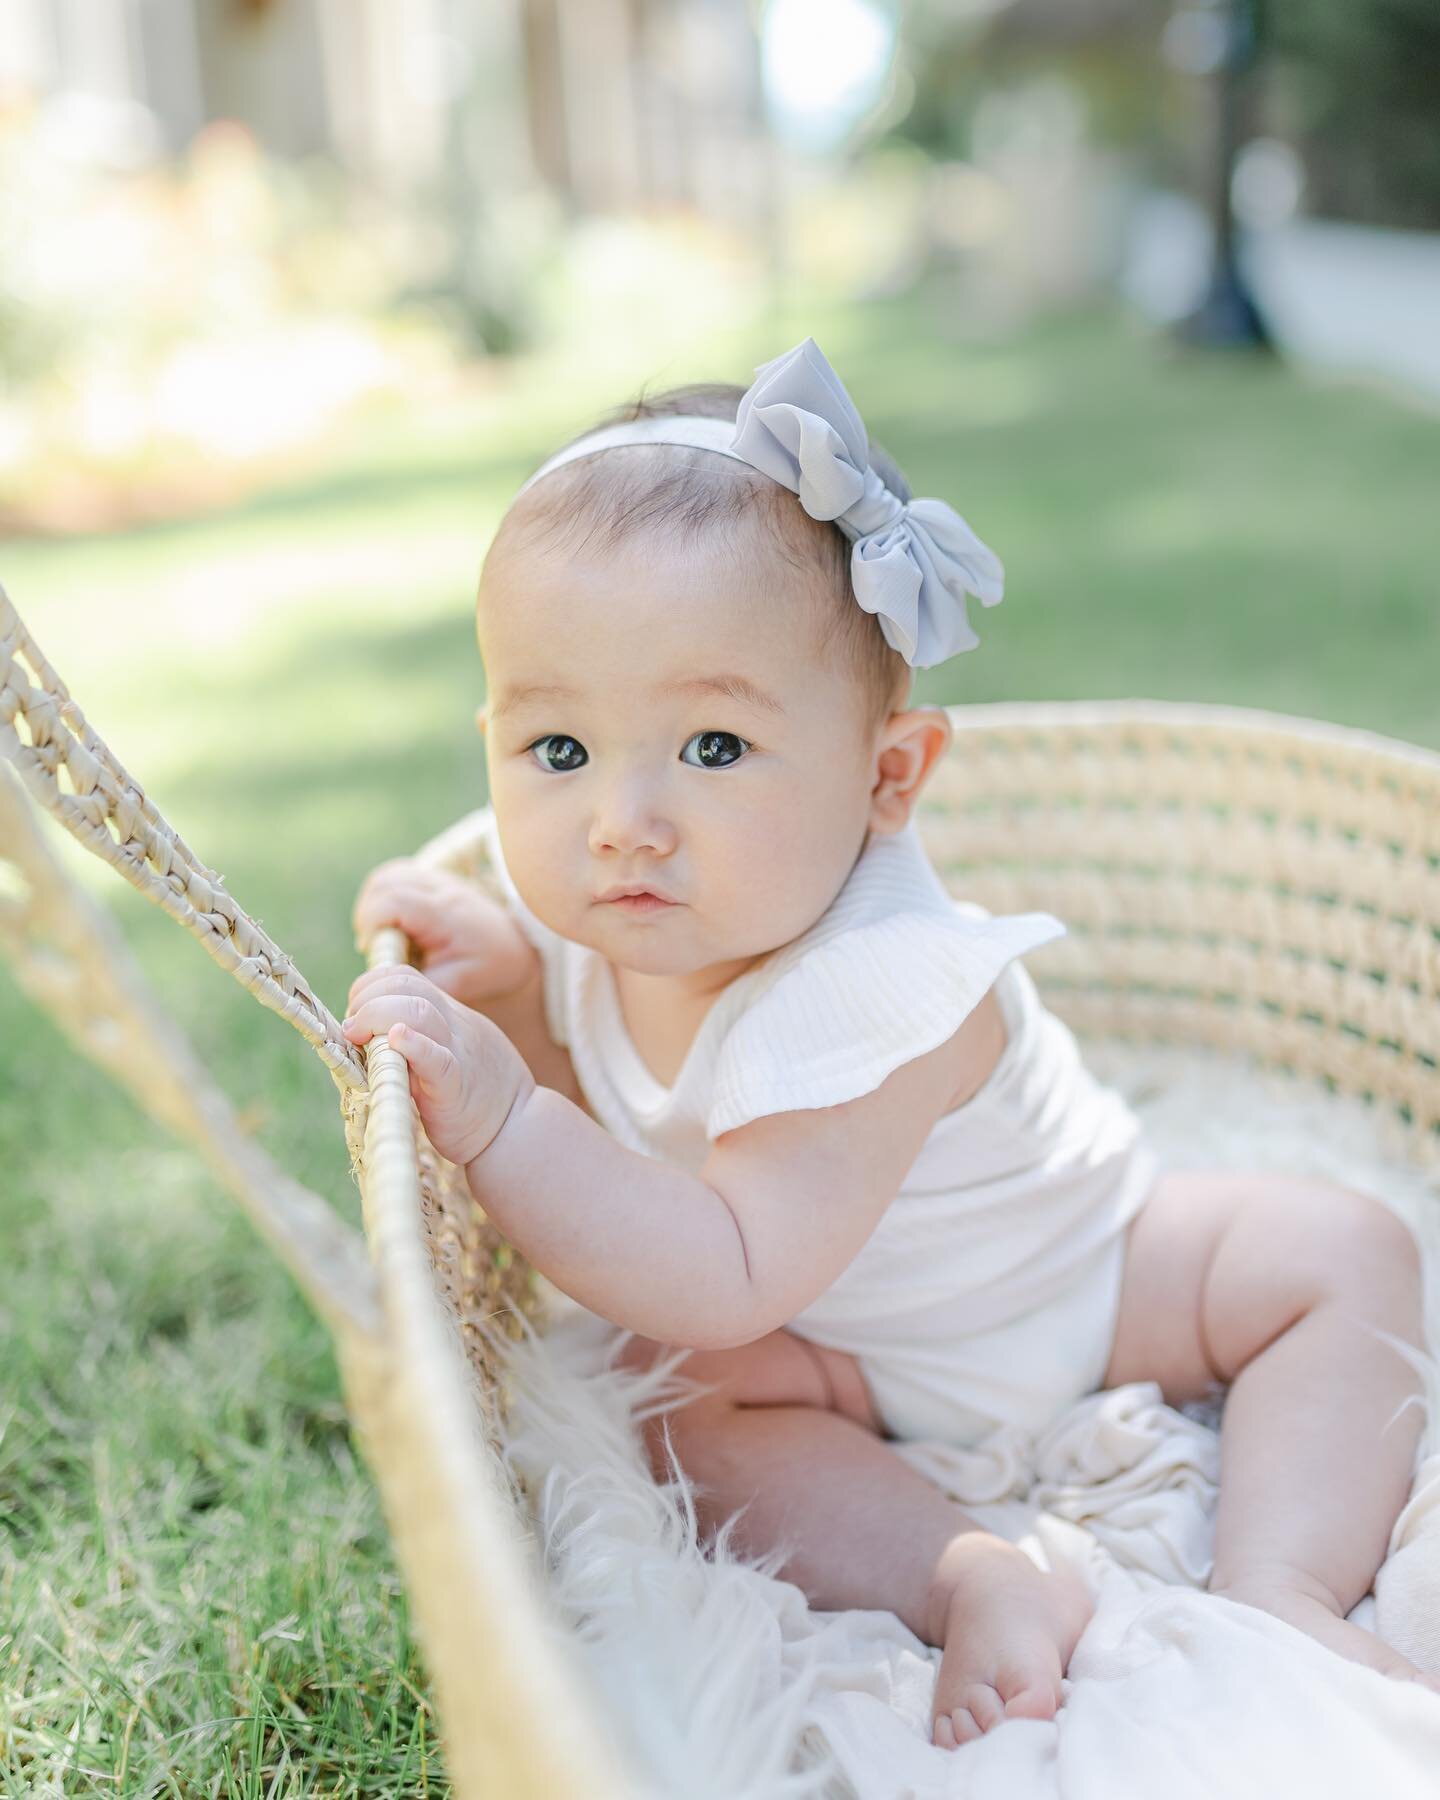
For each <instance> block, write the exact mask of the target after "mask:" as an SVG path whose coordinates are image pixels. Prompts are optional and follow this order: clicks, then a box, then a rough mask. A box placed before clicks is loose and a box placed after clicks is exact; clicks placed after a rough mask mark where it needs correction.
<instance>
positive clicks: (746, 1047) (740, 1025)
mask: <svg viewBox="0 0 1440 1800" xmlns="http://www.w3.org/2000/svg"><path fill="white" fill-rule="evenodd" d="M1064 936H1065V927H1064V925H1062V924H1061V922H1060V921H1059V919H1057V918H1054V917H1052V915H1051V914H1049V913H1044V912H1031V913H1011V914H1002V915H995V914H992V913H988V912H986V911H985V909H984V908H983V907H979V906H976V905H974V904H973V903H970V902H964V903H962V902H958V901H957V902H954V903H953V910H948V911H947V910H944V909H942V908H935V909H934V910H925V911H901V912H896V913H892V914H889V915H888V916H886V917H884V918H879V919H872V920H870V921H868V922H866V923H864V924H861V925H857V926H855V927H853V928H852V929H849V930H845V931H841V932H838V933H836V934H835V935H834V936H832V937H830V938H829V939H827V940H825V941H822V942H819V943H817V944H815V945H814V946H813V947H810V948H808V949H806V950H805V952H804V954H803V955H801V956H800V957H799V958H798V959H797V960H796V961H795V962H794V963H793V964H792V965H791V966H789V967H787V968H785V969H783V970H782V972H781V973H780V974H779V975H778V977H777V978H776V980H775V981H774V982H773V983H772V984H771V985H770V986H769V987H768V988H767V989H766V990H765V991H764V992H763V993H762V994H761V995H760V996H759V997H758V998H757V999H756V1000H755V1001H754V1003H753V1004H752V1005H751V1006H750V1007H748V1008H747V1009H746V1011H744V1012H743V1013H741V1015H740V1016H739V1017H738V1018H737V1019H736V1021H735V1023H734V1024H733V1025H732V1026H731V1027H730V1029H729V1030H728V1031H727V1033H726V1034H725V1037H724V1039H723V1040H722V1042H721V1045H720V1048H719V1053H718V1059H717V1064H716V1073H715V1085H714V1089H713V1092H712V1097H711V1105H710V1112H709V1116H708V1119H707V1126H706V1129H707V1134H708V1136H709V1137H710V1138H711V1139H714V1138H716V1137H718V1136H719V1135H720V1133H721V1132H723V1131H733V1130H734V1129H735V1128H736V1127H737V1126H739V1125H746V1124H748V1123H749V1122H750V1120H751V1119H758V1118H761V1117H763V1116H764V1115H766V1114H767V1113H777V1112H795V1111H801V1110H804V1109H806V1108H809V1107H821V1106H838V1105H840V1104H841V1103H842V1102H843V1101H846V1100H854V1099H856V1098H858V1097H859V1096H860V1095H861V1094H868V1093H870V1092H871V1091H872V1090H873V1089H874V1088H877V1087H879V1085H880V1083H881V1082H882V1081H883V1080H884V1079H885V1077H886V1076H887V1075H889V1074H890V1073H891V1071H892V1070H894V1069H897V1068H899V1067H900V1065H901V1064H902V1063H905V1062H910V1061H912V1060H913V1059H914V1058H915V1057H917V1056H923V1055H924V1053H925V1052H926V1051H927V1050H933V1049H934V1048H935V1046H936V1045H937V1044H941V1043H943V1042H944V1041H945V1039H946V1038H948V1037H951V1036H953V1035H954V1033H955V1032H956V1031H958V1030H959V1028H960V1026H961V1024H962V1023H963V1022H964V1020H965V1019H966V1018H967V1017H968V1016H969V1014H970V1013H971V1012H973V1011H974V1009H975V1007H976V1006H978V1005H979V1003H980V1001H981V1000H982V999H983V998H984V997H985V995H986V993H988V992H989V990H990V988H991V987H993V986H994V984H995V980H996V978H997V977H998V976H999V975H1000V974H1001V972H1002V971H1003V970H1004V968H1005V967H1006V965H1007V964H1008V963H1010V962H1011V961H1012V960H1013V959H1014V958H1015V957H1017V956H1023V955H1024V954H1025V952H1026V951H1028V950H1036V949H1038V948H1039V947H1040V946H1041V945H1042V944H1048V943H1051V942H1053V940H1054V939H1056V938H1059V937H1064Z"/></svg>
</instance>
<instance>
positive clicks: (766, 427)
mask: <svg viewBox="0 0 1440 1800" xmlns="http://www.w3.org/2000/svg"><path fill="white" fill-rule="evenodd" d="M729 451H730V454H731V455H732V456H738V457H740V458H741V459H742V461H744V462H748V463H750V464H751V465H752V466H753V467H755V468H757V469H760V470H762V471H763V472H764V473H765V474H766V475H769V476H772V477H773V478H774V479H775V480H776V481H778V482H780V483H781V485H782V486H784V487H788V488H789V489H790V491H791V492H792V493H795V494H798V495H799V496H800V504H801V505H802V506H803V507H804V508H805V510H806V512H807V513H809V515H810V517H811V518H812V519H833V520H834V521H835V523H836V524H837V525H838V526H839V527H840V529H841V530H842V531H843V532H844V533H845V535H846V537H848V538H851V539H852V540H853V541H854V549H853V550H852V551H851V554H850V578H851V581H852V583H853V585H854V588H855V598H856V599H857V600H858V601H859V602H860V604H861V606H863V607H864V608H865V610H866V612H869V613H874V614H875V615H876V616H877V617H878V618H879V620H880V629H881V631H882V632H884V634H885V641H886V642H887V643H888V644H890V645H891V646H892V648H894V649H896V650H898V651H899V652H900V654H901V655H902V656H903V657H904V658H905V660H906V662H907V663H909V664H911V665H912V667H914V668H919V669H928V668H930V667H931V666H932V665H933V664H935V663H939V662H944V661H945V659H946V657H949V656H955V655H958V654H959V652H960V651H962V650H973V649H974V648H975V646H976V645H977V644H978V643H979V642H980V640H979V638H978V637H976V635H975V633H974V632H973V631H972V630H971V628H970V621H969V619H968V618H967V617H966V615H965V596H966V594H967V593H968V594H974V595H975V597H976V598H977V599H978V600H979V601H980V602H981V604H982V605H984V606H996V605H998V604H999V602H1000V601H1001V600H1002V599H1003V598H1004V593H1005V571H1004V569H1003V567H1002V566H1001V563H1000V559H999V557H998V556H996V555H995V553H994V551H993V550H990V549H988V548H987V547H986V546H985V545H984V544H982V543H981V541H980V539H979V538H978V537H976V535H975V533H974V532H973V531H972V530H971V529H970V527H969V526H968V525H967V524H966V523H965V521H964V520H963V519H962V518H961V517H960V515H959V513H957V512H956V510H955V508H954V507H953V506H950V505H948V504H947V503H946V502H945V501H944V500H934V499H918V500H902V499H901V498H900V497H899V495H898V494H895V493H893V492H892V491H891V490H890V489H889V488H887V487H886V486H885V484H884V482H882V481H881V479H880V477H879V476H878V475H877V474H876V473H875V471H874V469H872V468H871V467H870V440H869V438H868V437H867V436H866V432H865V427H864V425H863V424H862V423H861V420H860V415H859V413H858V412H856V410H855V404H854V402H853V401H852V400H851V398H850V396H849V395H848V394H847V393H846V392H845V389H844V387H843V386H842V384H841V381H840V377H839V376H838V375H837V374H836V373H835V371H834V370H833V369H832V368H831V367H830V364H829V363H828V362H827V361H826V360H825V357H824V355H823V354H822V353H821V350H820V347H819V345H818V344H817V343H816V342H815V340H814V338H808V337H807V338H806V339H805V341H804V343H802V344H797V345H796V346H795V348H794V349H793V350H787V351H786V352H785V354H784V355H783V356H777V357H776V358H775V359H774V361H773V362H768V363H762V364H761V366H760V367H759V368H758V369H757V370H756V371H755V379H754V381H753V382H752V383H751V384H750V387H749V388H748V389H747V391H746V393H745V396H744V398H743V399H742V400H741V402H740V408H739V412H738V413H737V415H736V419H735V436H734V438H733V439H732V440H731V442H730V446H729Z"/></svg>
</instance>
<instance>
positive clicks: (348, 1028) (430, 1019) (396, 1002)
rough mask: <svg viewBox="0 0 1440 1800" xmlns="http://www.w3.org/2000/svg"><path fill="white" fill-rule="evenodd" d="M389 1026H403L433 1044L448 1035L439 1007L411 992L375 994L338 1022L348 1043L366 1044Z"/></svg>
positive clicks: (443, 1016) (447, 1028) (386, 1030)
mask: <svg viewBox="0 0 1440 1800" xmlns="http://www.w3.org/2000/svg"><path fill="white" fill-rule="evenodd" d="M392 1025H404V1026H407V1027H409V1028H410V1029H411V1030H415V1031H419V1032H421V1033H423V1034H424V1035H425V1036H427V1037H430V1038H433V1039H435V1040H436V1041H437V1042H439V1041H440V1040H442V1039H446V1038H448V1037H449V1035H450V1028H449V1025H448V1023H447V1021H446V1019H445V1015H444V1014H443V1013H442V1012H441V1011H440V1008H439V1007H438V1006H435V1005H433V1004H432V1003H431V1002H430V1001H429V1000H427V999H425V998H424V997H423V996H422V995H420V994H415V993H388V994H376V995H375V996H374V998H373V999H369V1000H365V1001H362V1002H361V1003H360V1004H359V1005H357V1006H354V1007H353V1009H352V1011H351V1013H350V1016H349V1017H348V1018H347V1019H344V1020H342V1021H341V1030H342V1031H343V1032H344V1033H345V1035H346V1037H347V1038H349V1040H350V1042H351V1043H352V1044H368V1043H369V1041H370V1039H371V1038H372V1037H379V1036H380V1035H382V1034H383V1033H385V1032H388V1031H389V1030H390V1028H391V1026H392Z"/></svg>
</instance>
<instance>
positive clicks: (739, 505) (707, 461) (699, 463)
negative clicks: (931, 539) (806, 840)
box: [501, 382, 911, 729]
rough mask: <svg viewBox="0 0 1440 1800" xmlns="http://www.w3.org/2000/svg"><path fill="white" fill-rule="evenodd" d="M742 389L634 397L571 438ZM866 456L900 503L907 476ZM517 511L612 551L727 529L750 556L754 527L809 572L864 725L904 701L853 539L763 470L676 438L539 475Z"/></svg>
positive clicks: (707, 408)
mask: <svg viewBox="0 0 1440 1800" xmlns="http://www.w3.org/2000/svg"><path fill="white" fill-rule="evenodd" d="M744 392H745V390H744V388H741V387H736V386H734V385H732V384H731V383H728V382H697V383H693V384H691V385H690V386H687V387H675V388H667V389H665V390H664V391H663V392H661V393H656V394H649V395H647V394H644V393H643V392H642V394H641V395H640V397H639V398H637V399H635V400H630V401H626V402H624V403H623V404H622V405H620V406H618V407H615V408H614V409H613V410H612V411H610V412H608V413H606V414H605V415H604V417H603V418H600V419H598V420H597V421H596V422H595V424H593V425H590V426H588V427H587V428H586V430H585V432H583V433H580V434H579V435H580V436H588V435H589V433H590V432H591V431H598V430H601V429H602V428H603V427H605V426H607V425H618V424H621V423H628V422H630V421H631V420H634V419H654V418H665V417H673V416H675V415H676V414H682V413H699V414H700V415H702V416H703V417H705V418H712V419H733V418H734V417H735V415H736V413H737V411H738V410H739V406H740V401H741V398H742V396H743V395H744ZM576 441H577V439H576V438H572V439H571V440H570V442H571V443H575V442H576ZM647 448H650V449H652V450H653V448H654V447H653V446H652V447H647ZM870 461H871V464H872V465H873V467H874V468H875V470H876V472H877V473H878V474H879V476H880V478H881V480H882V481H883V482H884V483H885V485H886V486H887V487H888V488H890V489H891V490H892V491H893V492H894V493H896V494H898V495H899V496H900V498H901V499H902V500H908V499H909V498H910V484H909V483H908V482H907V481H906V479H905V476H904V474H903V473H902V472H901V470H900V469H899V467H898V466H897V465H896V463H895V462H894V461H893V460H892V458H891V457H890V456H888V455H887V454H886V452H885V451H884V450H882V449H881V448H880V447H879V445H877V444H876V443H875V442H874V440H873V439H872V440H871V442H870ZM523 507H524V515H523V517H524V524H523V530H524V532H525V534H526V536H527V537H528V536H529V535H530V534H531V532H532V530H533V531H535V532H537V533H543V534H544V535H545V536H546V537H547V538H548V539H549V540H550V541H551V542H552V543H557V544H558V543H563V544H564V545H565V546H566V547H567V548H569V549H571V550H574V549H578V548H580V547H581V546H584V547H589V546H591V545H597V544H598V545H599V546H600V547H601V548H602V549H606V550H609V549H614V548H616V547H618V546H619V545H620V544H622V543H623V542H624V541H625V540H626V539H627V538H630V537H632V536H634V535H635V534H636V533H637V532H643V531H648V530H660V531H667V532H671V533H676V534H679V535H682V536H684V537H687V538H693V537H695V536H698V535H699V534H700V533H701V532H711V531H719V532H725V533H728V534H730V536H731V538H732V540H733V542H734V544H735V547H736V550H737V553H738V554H741V555H745V556H749V557H751V558H753V557H754V556H755V554H756V542H757V539H756V536H755V533H754V529H753V528H754V527H756V526H758V527H759V528H760V530H761V531H762V532H763V533H764V536H765V539H766V540H768V547H771V548H773V550H774V552H775V553H776V554H777V555H778V556H780V557H781V558H782V559H783V560H784V561H785V562H787V563H788V564H789V565H790V566H791V567H792V568H794V569H795V570H796V571H797V572H798V573H799V574H800V576H801V577H802V578H808V581H805V582H804V586H805V589H806V592H805V602H806V603H808V604H809V605H810V606H811V608H812V610H813V611H814V613H815V623H816V632H815V636H816V641H817V646H818V648H819V651H820V654H821V655H822V656H823V657H825V658H826V659H828V660H830V662H831V664H832V666H835V667H839V668H841V669H848V671H849V673H850V674H851V675H852V676H853V678H854V680H855V682H856V685H857V687H858V689H859V691H860V694H861V698H862V701H863V711H864V719H865V724H866V728H867V729H874V728H875V727H876V726H878V725H879V724H880V723H881V722H882V721H883V720H884V719H885V718H886V716H887V715H888V714H889V713H890V712H892V711H894V710H895V709H896V708H897V707H901V706H903V705H904V704H905V703H906V700H907V698H908V695H909V688H910V676H911V669H910V665H909V664H908V663H907V662H906V661H905V659H904V657H903V656H901V654H900V653H899V651H898V650H894V649H892V648H891V647H890V645H889V644H888V643H887V642H886V641H885V637H884V634H883V633H882V632H881V630H880V626H879V623H878V621H877V620H876V618H875V617H874V615H873V614H872V613H868V612H866V611H865V609H864V608H863V607H862V606H860V605H859V603H858V602H857V601H856V599H855V593H854V589H853V588H852V587H851V585H850V551H851V544H850V540H849V539H848V538H847V537H846V536H845V534H844V532H843V531H841V529H840V527H839V526H838V525H836V524H834V523H832V522H831V521H829V520H821V519H812V518H811V517H810V515H809V514H808V513H807V512H806V511H805V509H804V507H803V506H802V505H801V504H800V499H799V496H798V495H797V494H793V493H792V492H791V491H790V490H789V489H788V488H786V487H782V486H781V484H780V483H779V482H778V481H775V480H773V479H772V478H771V477H770V476H769V475H765V474H763V473H762V472H761V471H760V470H758V469H751V468H749V467H747V466H746V465H745V464H744V463H741V462H738V461H737V460H736V459H735V458H733V457H720V456H716V455H715V454H714V453H713V452H712V451H709V450H702V449H699V448H697V447H691V446H682V445H667V446H665V448H664V453H663V455H659V456H657V455H654V454H647V455H633V454H626V455H623V456H610V455H602V456H591V457H579V458H577V459H576V460H575V461H574V462H571V463H568V464H566V465H564V466H563V467H562V468H559V469H556V470H554V471H553V472H552V473H551V474H549V475H547V476H546V477H545V479H544V481H542V482H538V483H537V484H536V485H535V487H534V488H532V489H531V490H530V492H529V493H528V494H527V495H526V496H525V500H524V502H523ZM747 528H749V529H747ZM501 529H502V531H503V530H504V526H503V524H502V527H501Z"/></svg>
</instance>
